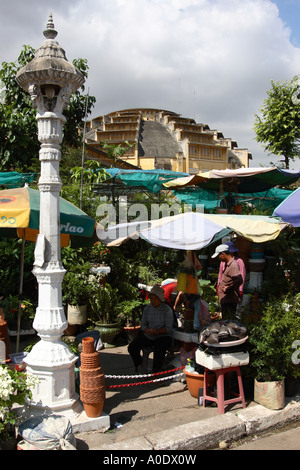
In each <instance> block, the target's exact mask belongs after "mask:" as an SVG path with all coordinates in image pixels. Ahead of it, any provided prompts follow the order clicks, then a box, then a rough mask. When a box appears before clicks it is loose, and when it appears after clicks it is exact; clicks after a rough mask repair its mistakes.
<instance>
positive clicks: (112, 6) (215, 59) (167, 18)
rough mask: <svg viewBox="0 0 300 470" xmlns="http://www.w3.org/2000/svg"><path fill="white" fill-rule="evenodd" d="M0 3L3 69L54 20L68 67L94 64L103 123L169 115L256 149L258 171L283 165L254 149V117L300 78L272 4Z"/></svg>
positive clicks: (199, 0)
mask: <svg viewBox="0 0 300 470" xmlns="http://www.w3.org/2000/svg"><path fill="white" fill-rule="evenodd" d="M0 4H1V7H0V9H1V11H2V16H3V15H4V17H5V22H4V23H3V24H2V27H1V32H0V44H5V47H2V48H1V49H0V60H1V61H2V60H7V61H12V60H15V59H16V58H17V56H18V53H19V51H20V49H21V46H22V45H23V44H31V45H32V46H33V47H36V48H37V47H39V45H40V44H41V42H42V39H43V36H42V31H43V29H44V27H45V25H46V22H47V17H48V13H49V11H52V13H53V18H54V23H55V26H56V28H57V30H58V33H59V34H58V37H57V40H58V41H59V43H60V45H61V46H62V47H63V48H64V49H65V50H66V54H67V57H68V59H69V60H72V59H73V58H75V57H83V58H87V59H88V63H89V67H90V73H89V79H88V82H87V86H88V87H89V88H90V93H91V94H92V95H94V96H95V97H96V99H97V103H96V107H95V111H94V113H93V115H94V116H96V115H97V114H103V113H107V112H109V111H113V110H116V109H122V108H130V107H148V106H149V107H158V108H163V109H169V110H172V111H175V112H179V113H181V114H182V115H183V116H186V117H193V118H196V120H197V121H199V122H205V123H207V124H209V126H210V127H211V128H212V129H216V128H217V129H218V130H220V131H222V132H223V134H224V135H225V136H226V137H232V138H234V139H236V140H237V141H238V144H239V146H240V147H248V148H249V150H250V151H252V153H253V157H254V161H253V162H252V166H254V165H255V166H258V165H259V163H263V164H268V163H269V162H270V160H273V161H276V159H274V158H273V159H272V158H271V157H268V156H267V155H266V154H264V152H263V150H262V148H261V146H260V145H258V144H256V143H255V142H254V140H253V139H254V133H253V130H252V128H253V122H254V116H255V113H257V112H258V111H259V108H260V106H261V105H262V102H263V100H264V98H265V97H266V92H267V90H268V89H270V86H271V83H270V81H271V79H273V80H275V81H276V80H290V79H291V78H292V77H293V76H294V75H296V74H297V73H298V71H299V63H300V49H299V48H296V47H294V46H293V45H292V43H291V42H290V31H289V29H288V28H287V27H286V25H285V24H284V23H283V22H282V20H281V19H280V18H279V14H278V9H277V7H276V5H275V4H274V3H273V2H271V1H270V0H110V1H107V0H97V1H91V0H73V1H72V2H66V1H63V0H49V1H44V0H32V1H31V2H23V0H15V2H7V1H6V0H0ZM8 38H9V40H8ZM0 47H1V46H0Z"/></svg>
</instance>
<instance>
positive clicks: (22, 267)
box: [16, 234, 25, 353]
mask: <svg viewBox="0 0 300 470" xmlns="http://www.w3.org/2000/svg"><path fill="white" fill-rule="evenodd" d="M24 251H25V234H24V238H22V249H21V261H20V284H19V310H18V330H17V344H16V352H17V353H18V352H19V347H20V330H21V304H22V299H21V296H22V294H23V278H24Z"/></svg>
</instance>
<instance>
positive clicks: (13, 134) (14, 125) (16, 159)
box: [0, 45, 96, 171]
mask: <svg viewBox="0 0 300 470" xmlns="http://www.w3.org/2000/svg"><path fill="white" fill-rule="evenodd" d="M34 55H35V50H34V49H33V48H32V47H31V46H28V45H26V46H23V49H22V51H21V53H20V55H19V57H18V59H17V60H16V61H15V62H2V64H1V69H0V82H1V87H0V89H1V93H0V171H5V170H11V169H12V168H13V169H14V170H19V169H22V171H26V170H29V171H30V170H32V168H33V164H34V161H35V162H36V161H37V160H38V155H39V149H40V143H39V142H38V138H37V121H36V110H35V109H34V108H33V107H32V104H31V99H30V96H29V94H28V93H26V92H25V91H24V90H23V89H22V88H20V87H19V86H18V84H17V82H16V81H15V77H16V75H17V72H18V70H19V69H20V68H22V67H23V66H24V65H26V64H27V63H28V62H30V61H31V60H32V59H33V58H34ZM73 64H74V65H75V66H76V67H77V68H78V69H79V70H80V71H81V72H82V73H83V75H84V77H85V78H87V76H88V70H89V67H88V64H87V60H86V59H80V58H79V59H75V60H74V61H73ZM84 90H85V88H84V85H83V86H82V87H81V89H80V90H77V91H76V92H75V93H74V94H73V95H72V96H71V100H70V104H69V107H68V109H66V110H65V111H64V114H65V116H66V119H67V121H66V124H65V126H64V140H63V143H62V147H63V149H64V148H65V147H66V146H69V147H74V148H76V147H79V146H80V145H81V143H82V132H81V129H83V126H84V120H85V117H86V114H87V115H89V114H90V113H91V111H92V108H93V106H94V104H95V102H96V98H95V97H94V96H89V95H84V94H83V92H84Z"/></svg>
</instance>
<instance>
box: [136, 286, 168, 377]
mask: <svg viewBox="0 0 300 470" xmlns="http://www.w3.org/2000/svg"><path fill="white" fill-rule="evenodd" d="M164 300H165V298H164V291H163V289H162V288H161V287H160V286H159V285H155V286H153V288H152V289H151V291H150V304H149V305H146V307H145V308H144V311H143V315H142V321H141V333H140V334H139V335H138V336H137V337H136V338H135V339H134V340H133V341H132V342H131V343H130V344H129V346H128V352H129V354H130V355H131V357H132V360H133V362H134V365H135V369H136V371H137V372H138V371H139V369H140V366H141V365H142V361H143V358H142V356H141V350H142V349H143V348H146V347H149V346H153V347H154V351H153V370H152V372H153V373H155V372H159V371H160V370H161V368H162V365H163V362H164V358H165V354H166V351H167V349H168V348H169V347H170V346H171V344H172V333H171V330H172V327H173V312H172V309H171V307H169V306H168V305H167V304H166V303H164Z"/></svg>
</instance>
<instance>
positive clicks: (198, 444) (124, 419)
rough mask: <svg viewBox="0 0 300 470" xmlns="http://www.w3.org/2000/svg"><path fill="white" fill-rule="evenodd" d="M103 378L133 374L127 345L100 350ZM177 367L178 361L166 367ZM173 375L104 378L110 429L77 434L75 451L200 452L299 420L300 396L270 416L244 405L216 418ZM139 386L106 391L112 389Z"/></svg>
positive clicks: (258, 407) (211, 408)
mask: <svg viewBox="0 0 300 470" xmlns="http://www.w3.org/2000/svg"><path fill="white" fill-rule="evenodd" d="M100 363H101V366H102V368H103V371H104V374H105V376H109V375H113V376H114V375H116V376H122V377H127V376H132V375H135V372H134V368H133V365H132V361H131V358H130V356H129V355H128V353H127V346H121V347H118V348H111V349H104V350H102V351H100ZM173 364H175V367H178V366H180V363H179V359H178V357H177V358H175V361H174V363H171V364H168V365H167V366H166V369H167V370H171V369H173V368H174V365H173ZM177 374H182V370H177V371H174V372H172V373H168V374H167V375H162V376H159V377H158V378H164V377H171V376H173V377H172V379H168V380H163V381H159V382H153V383H145V382H147V381H149V380H152V378H148V377H142V378H141V379H139V378H135V377H134V378H133V379H132V380H130V379H128V378H122V379H112V378H106V385H107V391H106V400H105V403H104V409H103V412H104V413H106V414H107V415H109V418H110V425H111V426H110V429H109V430H107V431H106V432H104V431H103V430H102V431H101V430H99V431H92V432H85V433H80V434H76V439H77V449H78V450H110V451H113V450H131V451H132V450H149V451H150V450H201V449H213V448H218V446H219V443H220V442H221V441H230V440H236V439H240V438H242V437H244V436H247V435H248V436H250V435H254V434H257V433H260V432H264V431H267V430H270V429H273V428H274V427H277V426H281V425H285V424H288V423H291V422H294V421H297V420H300V395H299V396H298V395H297V396H295V397H293V398H290V399H287V400H286V406H285V408H284V409H283V410H279V411H273V410H268V409H267V408H265V407H263V406H261V405H258V404H256V403H254V402H253V401H252V400H249V399H248V400H247V396H246V408H243V407H242V404H241V403H236V404H234V405H230V406H228V407H227V410H226V413H225V414H224V415H220V414H218V409H217V407H216V406H215V405H212V406H208V407H205V408H203V406H201V405H198V400H197V399H196V398H193V397H192V396H191V394H190V392H189V390H188V389H187V387H186V384H185V383H184V382H182V381H181V380H182V379H183V378H184V375H180V376H179V377H174V375H177ZM139 382H141V384H139V385H133V386H126V387H120V388H109V387H110V386H111V385H124V384H130V383H134V384H136V383H139Z"/></svg>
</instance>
